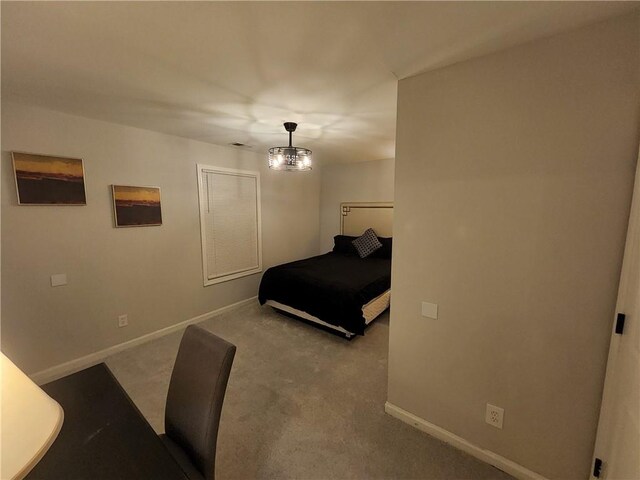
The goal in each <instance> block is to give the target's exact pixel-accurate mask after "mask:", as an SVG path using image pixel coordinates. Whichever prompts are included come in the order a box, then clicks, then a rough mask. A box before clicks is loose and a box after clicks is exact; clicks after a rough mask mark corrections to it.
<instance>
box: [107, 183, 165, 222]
mask: <svg viewBox="0 0 640 480" xmlns="http://www.w3.org/2000/svg"><path fill="white" fill-rule="evenodd" d="M111 192H112V194H113V212H114V218H115V222H116V227H150V226H154V225H155V226H157V225H162V209H161V207H160V188H159V187H132V186H128V185H111Z"/></svg>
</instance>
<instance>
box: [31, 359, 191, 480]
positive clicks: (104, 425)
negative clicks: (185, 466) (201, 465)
mask: <svg viewBox="0 0 640 480" xmlns="http://www.w3.org/2000/svg"><path fill="white" fill-rule="evenodd" d="M42 389H43V390H44V391H45V392H47V393H48V394H49V395H50V396H51V397H53V398H54V399H55V400H57V401H58V403H60V405H62V408H63V409H64V423H63V424H62V429H61V430H60V434H59V435H58V438H57V439H56V440H55V442H53V445H52V446H51V448H50V449H49V451H48V452H47V453H46V454H45V456H44V457H43V458H42V460H40V462H38V464H37V465H36V466H35V467H34V468H33V470H31V472H29V474H28V475H27V477H26V478H27V479H30V480H35V479H43V480H45V479H52V480H60V479H65V480H72V479H83V480H84V479H92V480H93V479H95V480H98V479H105V480H125V479H127V480H128V479H131V480H133V479H135V480H140V479H154V480H156V479H157V480H164V479H166V480H173V479H176V480H178V479H180V480H184V479H187V476H186V475H185V473H184V471H183V470H182V469H181V468H180V466H179V465H178V464H177V463H176V461H175V460H174V459H173V457H172V456H171V454H170V453H169V451H168V450H167V449H166V447H165V446H164V445H163V444H162V441H161V440H160V438H159V437H158V436H157V435H156V433H155V431H154V430H153V429H152V428H151V426H150V425H149V423H148V422H147V421H146V420H145V418H144V417H143V416H142V414H141V413H140V411H139V410H138V408H137V407H136V406H135V404H134V403H133V402H132V401H131V399H130V398H129V396H128V395H127V394H126V392H125V391H124V389H123V388H122V387H121V386H120V384H119V383H118V381H117V380H116V378H115V377H114V376H113V374H112V373H111V371H110V370H109V369H108V368H107V366H106V365H105V364H104V363H101V364H99V365H96V366H94V367H91V368H87V369H86V370H82V371H81V372H78V373H74V374H72V375H69V376H67V377H64V378H61V379H59V380H56V381H54V382H51V383H48V384H46V385H44V386H42Z"/></svg>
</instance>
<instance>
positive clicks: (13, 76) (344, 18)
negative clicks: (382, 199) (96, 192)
mask: <svg viewBox="0 0 640 480" xmlns="http://www.w3.org/2000/svg"><path fill="white" fill-rule="evenodd" d="M637 7H638V3H635V2H626V3H625V2H464V3H463V2H300V3H287V2H188V3H187V2H167V3H155V2H116V3H109V2H100V3H94V2H86V3H85V2H64V3H58V2H37V3H36V2H15V3H14V2H2V97H3V99H6V100H14V101H20V102H26V103H29V104H34V105H39V106H42V107H45V108H50V109H54V110H60V111H64V112H68V113H73V114H77V115H81V116H85V117H90V118H97V119H101V120H107V121H112V122H116V123H121V124H125V125H132V126H136V127H141V128H146V129H149V130H156V131H159V132H165V133H170V134H174V135H179V136H183V137H188V138H193V139H198V140H202V141H205V142H210V143H216V144H220V145H228V144H230V143H231V142H241V143H246V144H248V145H251V146H252V150H254V151H256V152H263V151H265V152H266V149H267V148H269V147H271V146H274V145H282V144H286V142H287V134H286V132H285V131H284V128H283V127H282V123H283V122H285V121H295V122H298V123H299V124H300V125H299V127H298V131H297V132H296V134H294V144H296V145H299V146H304V147H307V148H311V149H312V150H314V154H315V158H316V160H317V161H321V162H348V161H362V160H374V159H380V158H391V157H393V156H394V148H395V119H396V118H395V117H396V89H397V79H399V78H400V79H401V78H405V77H408V76H411V75H415V74H417V73H420V72H424V71H426V70H429V69H434V68H437V67H441V66H444V65H448V64H452V63H455V62H458V61H461V60H464V59H468V58H471V57H475V56H479V55H483V54H487V53H490V52H493V51H497V50H500V49H503V48H507V47H510V46H513V45H516V44H519V43H523V42H526V41H529V40H532V39H534V38H539V37H544V36H548V35H552V34H554V33H557V32H560V31H562V30H566V29H569V28H573V27H577V26H581V25H585V24H588V23H591V22H595V21H598V20H600V19H603V18H605V17H609V16H614V15H618V14H622V13H624V12H626V11H629V10H631V9H634V8H637Z"/></svg>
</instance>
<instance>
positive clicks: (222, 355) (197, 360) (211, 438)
mask: <svg viewBox="0 0 640 480" xmlns="http://www.w3.org/2000/svg"><path fill="white" fill-rule="evenodd" d="M235 353H236V347H235V345H233V344H231V343H229V342H227V341H226V340H223V339H222V338H220V337H218V336H216V335H214V334H213V333H211V332H209V331H207V330H205V329H203V328H200V327H197V326H195V325H191V326H189V327H187V329H186V330H185V332H184V335H183V337H182V341H181V342H180V348H179V349H178V356H177V358H176V363H175V365H174V367H173V372H172V374H171V380H170V382H169V393H168V394H167V404H166V409H165V417H164V427H165V433H166V435H167V437H169V438H170V439H171V440H172V441H173V442H175V443H176V444H178V446H179V447H181V448H182V449H183V450H184V452H185V453H186V454H187V456H188V457H189V459H190V460H191V462H192V463H193V465H194V466H195V467H196V468H197V469H198V470H199V471H200V472H201V473H202V475H203V476H204V478H205V479H207V480H213V479H214V478H215V461H216V443H217V440H218V426H219V424H220V414H221V412H222V402H223V401H224V394H225V391H226V389H227V381H228V380H229V373H230V372H231V364H232V363H233V357H234V356H235Z"/></svg>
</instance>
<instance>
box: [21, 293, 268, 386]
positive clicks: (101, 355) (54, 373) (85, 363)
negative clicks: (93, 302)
mask: <svg viewBox="0 0 640 480" xmlns="http://www.w3.org/2000/svg"><path fill="white" fill-rule="evenodd" d="M256 298H258V297H251V298H247V299H246V300H241V301H239V302H236V303H232V304H231V305H227V306H225V307H222V308H218V309H216V310H212V311H210V312H207V313H203V314H202V315H198V316H197V317H193V318H190V319H188V320H185V321H183V322H180V323H176V324H175V325H171V326H170V327H166V328H162V329H160V330H156V331H155V332H151V333H147V334H146V335H142V336H140V337H138V338H134V339H132V340H127V341H126V342H123V343H119V344H117V345H114V346H112V347H109V348H105V349H104V350H100V351H98V352H95V353H91V354H89V355H85V356H84V357H80V358H76V359H74V360H71V361H68V362H65V363H61V364H60V365H56V366H54V367H51V368H47V369H46V370H42V371H40V372H38V373H34V374H32V375H29V376H30V377H31V380H33V381H34V382H35V383H37V384H38V385H42V384H43V383H47V382H51V381H53V380H57V379H58V378H61V377H64V376H65V375H70V374H72V373H75V372H78V371H80V370H83V369H85V368H87V367H91V366H93V365H96V364H98V363H100V362H102V361H103V360H104V359H105V358H107V357H109V356H110V355H113V354H114V353H117V352H121V351H122V350H126V349H127V348H131V347H135V346H136V345H141V344H143V343H146V342H149V341H151V340H154V339H156V338H160V337H164V336H165V335H169V334H170V333H173V332H177V331H178V330H182V329H183V328H186V327H187V326H189V325H191V324H193V323H200V322H203V321H205V320H208V319H210V318H213V317H217V316H218V315H222V314H223V313H226V312H228V311H230V310H235V309H236V308H240V307H242V306H244V305H248V304H249V303H252V302H254V301H255V300H256Z"/></svg>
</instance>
